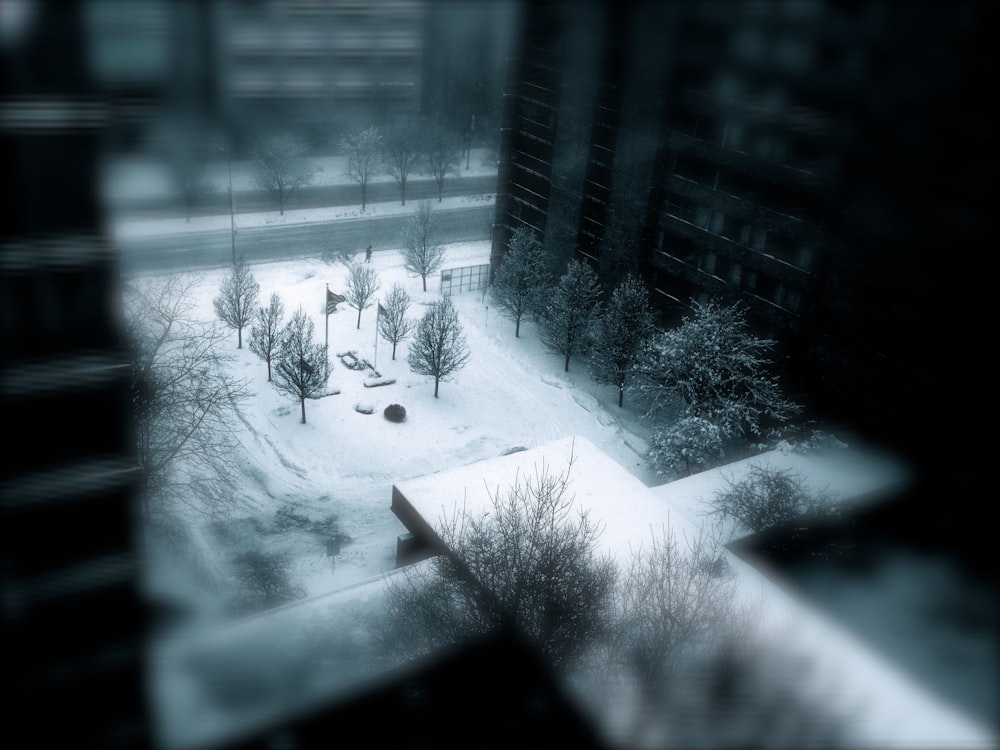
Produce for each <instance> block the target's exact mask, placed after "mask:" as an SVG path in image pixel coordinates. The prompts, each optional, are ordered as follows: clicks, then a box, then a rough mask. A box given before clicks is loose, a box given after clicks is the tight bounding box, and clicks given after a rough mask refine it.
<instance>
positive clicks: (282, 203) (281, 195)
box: [278, 185, 285, 216]
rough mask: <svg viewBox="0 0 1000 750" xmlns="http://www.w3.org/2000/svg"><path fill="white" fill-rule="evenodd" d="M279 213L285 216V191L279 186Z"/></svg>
mask: <svg viewBox="0 0 1000 750" xmlns="http://www.w3.org/2000/svg"><path fill="white" fill-rule="evenodd" d="M278 213H279V214H281V215H282V216H284V215H285V191H284V190H282V189H281V186H280V185H279V186H278Z"/></svg>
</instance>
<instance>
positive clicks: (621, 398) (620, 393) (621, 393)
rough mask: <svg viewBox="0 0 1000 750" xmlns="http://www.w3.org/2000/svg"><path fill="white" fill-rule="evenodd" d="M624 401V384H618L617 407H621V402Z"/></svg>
mask: <svg viewBox="0 0 1000 750" xmlns="http://www.w3.org/2000/svg"><path fill="white" fill-rule="evenodd" d="M624 402H625V384H624V383H619V384H618V408H619V409H621V408H622V404H623V403H624Z"/></svg>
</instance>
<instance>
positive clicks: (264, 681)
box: [150, 241, 976, 746]
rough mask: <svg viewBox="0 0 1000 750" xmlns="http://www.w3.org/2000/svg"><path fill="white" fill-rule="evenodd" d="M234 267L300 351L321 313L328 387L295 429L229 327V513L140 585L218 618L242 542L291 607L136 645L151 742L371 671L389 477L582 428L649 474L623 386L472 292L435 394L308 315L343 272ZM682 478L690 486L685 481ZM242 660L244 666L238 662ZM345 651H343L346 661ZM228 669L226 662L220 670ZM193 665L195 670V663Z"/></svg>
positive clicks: (379, 354)
mask: <svg viewBox="0 0 1000 750" xmlns="http://www.w3.org/2000/svg"><path fill="white" fill-rule="evenodd" d="M488 256H489V243H488V242H485V241H483V242H473V243H462V244H457V245H451V246H449V247H448V248H447V261H446V263H445V268H456V267H462V266H471V265H478V264H483V263H486V262H487V261H488ZM372 265H373V267H374V269H375V270H376V271H377V273H378V274H379V278H380V281H381V290H380V293H379V298H380V299H382V298H384V295H385V294H386V293H387V292H388V290H389V289H390V288H391V287H392V285H393V283H395V282H399V283H401V284H402V285H403V286H404V287H405V288H406V290H407V291H408V293H409V294H410V296H411V298H412V300H413V305H412V307H411V312H410V314H411V317H414V318H416V317H419V316H420V315H421V314H422V311H423V306H424V305H426V304H428V303H430V302H432V301H435V300H437V299H439V297H440V295H439V292H438V283H437V280H436V279H433V280H429V281H428V291H427V292H426V293H425V292H423V291H421V282H420V279H419V278H418V277H411V276H409V275H408V274H407V273H406V271H405V270H404V268H403V264H402V259H401V258H400V256H399V254H398V253H397V252H395V251H381V252H376V253H375V254H374V256H373V258H372ZM252 270H253V273H254V275H255V277H256V280H257V281H258V283H259V284H260V290H261V301H262V302H265V301H266V300H267V298H268V297H269V296H270V295H271V293H273V292H276V293H278V294H279V295H280V296H281V298H282V300H283V302H284V304H285V307H286V310H287V314H286V319H287V317H288V315H290V314H291V313H292V312H293V311H295V310H297V309H298V308H299V307H300V306H301V309H302V310H303V311H304V312H306V313H307V314H309V315H311V316H312V317H313V320H314V322H315V324H316V341H317V342H318V343H321V342H323V341H324V339H325V338H326V335H325V326H326V323H327V322H328V325H329V346H330V356H331V362H332V363H333V374H332V376H331V379H330V387H331V388H332V389H339V391H340V392H339V394H337V395H332V396H328V397H326V398H323V399H321V400H318V401H308V402H307V404H306V414H307V420H308V422H307V424H304V425H303V424H300V420H299V406H298V404H297V402H294V401H292V400H290V399H289V398H287V397H285V396H282V395H281V394H279V393H278V392H277V391H276V390H275V389H274V388H273V387H272V386H271V385H270V384H269V383H267V380H266V366H265V364H264V363H263V362H262V361H261V360H260V359H258V358H257V357H256V356H255V355H253V354H252V353H251V352H250V351H249V350H248V349H247V348H245V347H244V348H243V349H241V350H238V349H237V348H236V333H235V331H234V332H232V334H231V335H230V338H229V340H230V343H231V346H232V349H231V352H230V353H231V354H232V355H233V356H234V361H233V363H232V368H233V373H234V374H235V375H237V376H239V377H242V378H245V379H246V380H247V381H248V382H249V385H250V390H251V391H253V392H254V394H255V395H254V396H253V397H252V398H251V399H250V400H249V401H248V402H247V403H246V404H245V405H244V407H243V409H242V413H241V416H240V420H241V423H242V424H241V428H240V432H239V437H240V443H241V445H242V450H240V451H239V452H237V454H235V455H234V456H233V461H234V462H235V463H236V464H237V466H238V474H239V476H240V484H239V486H237V487H234V488H233V493H234V496H235V497H236V498H238V509H237V510H236V511H235V512H234V513H233V515H232V517H231V518H229V519H227V520H225V521H221V522H217V523H214V524H209V523H201V524H200V525H199V527H198V528H199V531H198V537H197V538H198V540H199V542H200V547H201V553H200V557H201V560H200V562H199V565H198V566H197V567H198V572H199V574H200V575H201V581H202V583H201V584H193V583H192V578H191V577H190V576H189V575H188V572H187V571H183V570H179V569H178V568H176V567H171V568H159V569H154V570H152V571H151V573H152V575H151V578H150V586H151V588H153V589H154V590H157V591H159V592H161V593H165V594H167V595H169V596H173V597H175V598H177V599H178V600H180V601H182V602H185V603H186V604H187V605H188V606H190V607H191V608H192V610H193V612H195V613H196V616H195V617H194V618H193V619H192V621H191V623H192V624H214V625H216V626H219V625H220V624H221V622H222V620H223V619H225V614H224V611H223V609H224V607H223V605H224V595H225V591H226V586H227V578H228V576H229V575H230V571H229V564H230V562H231V560H232V558H233V557H234V556H235V555H236V554H238V553H239V552H242V551H247V550H253V549H258V550H265V551H282V552H286V553H288V554H290V555H291V560H292V565H291V575H292V577H293V579H294V581H295V583H298V584H300V585H302V586H303V587H304V588H305V589H306V591H307V593H308V599H307V600H305V601H303V602H301V603H298V604H292V605H289V606H287V607H285V608H282V609H280V610H278V611H276V612H273V613H271V614H267V615H264V616H260V617H251V618H248V619H245V620H243V621H240V622H236V623H231V624H228V625H222V626H221V629H219V628H212V630H213V631H214V632H211V633H204V631H200V629H199V630H198V631H195V630H192V631H190V634H191V635H193V636H194V638H193V640H191V641H187V640H186V639H185V638H181V637H180V633H177V634H175V636H173V637H171V638H170V639H167V640H164V641H162V642H160V643H157V644H154V649H153V654H154V660H155V661H156V664H157V665H158V666H157V670H159V671H158V672H157V676H156V681H157V689H158V693H157V694H158V695H159V696H160V697H161V701H160V720H161V722H162V723H163V726H164V727H165V728H166V733H165V735H164V737H165V739H167V740H169V741H170V742H173V743H175V744H176V745H178V746H183V745H184V744H185V743H186V742H187V741H190V740H192V739H194V738H195V737H197V736H198V735H199V734H201V735H202V736H205V737H207V736H211V735H212V733H213V731H214V728H219V727H224V726H225V723H226V722H227V721H229V720H231V719H232V718H233V717H234V716H235V715H236V714H238V712H239V711H238V709H236V710H235V713H233V711H229V710H228V709H226V710H223V709H224V707H223V706H221V704H220V703H218V701H220V700H222V701H223V702H225V700H231V701H233V702H234V703H235V704H236V705H237V706H239V705H244V706H246V707H247V708H246V710H249V711H251V715H252V718H253V719H254V720H260V719H261V718H262V717H261V716H260V715H259V706H260V705H261V702H260V700H261V699H260V696H259V695H258V696H257V698H256V699H248V698H246V696H245V695H242V694H239V695H235V697H234V692H235V693H240V690H238V689H237V687H239V688H240V689H242V690H246V689H250V690H251V692H252V689H253V688H252V686H254V685H255V684H257V683H259V684H260V685H263V686H266V688H265V693H264V698H263V700H264V704H265V705H272V706H275V707H278V706H279V705H280V702H278V701H270V702H269V701H268V694H267V692H266V690H274V691H277V693H281V691H282V690H283V687H282V685H283V683H282V680H284V679H286V678H287V679H289V680H292V681H294V680H296V679H298V678H297V677H296V675H298V676H299V677H302V675H311V677H309V679H319V680H320V684H317V685H316V686H315V688H316V690H318V691H321V692H324V693H327V694H329V691H330V690H331V688H337V687H339V688H340V689H348V688H351V687H356V684H357V682H358V681H364V680H366V679H370V678H371V677H372V672H371V669H372V667H373V665H372V664H369V663H361V662H358V661H357V659H358V658H359V656H358V655H359V654H361V653H363V652H364V646H365V645H368V644H370V639H369V634H366V633H364V632H363V630H362V629H359V628H360V626H359V623H360V622H362V621H363V618H364V617H366V616H369V615H370V614H371V612H372V611H374V610H373V609H372V608H373V607H377V606H379V605H378V601H379V596H380V594H379V592H380V591H381V590H382V587H383V576H384V575H385V574H387V573H388V572H389V571H391V570H392V569H393V567H394V562H395V547H396V539H397V536H398V535H399V534H402V533H404V532H405V531H406V529H405V528H404V527H403V525H402V524H401V523H400V522H399V521H398V520H397V519H396V518H395V516H393V515H392V513H391V512H390V509H389V508H390V501H391V491H392V486H393V484H395V483H398V482H403V481H404V480H408V479H412V478H415V477H420V476H424V475H426V474H429V473H432V472H438V471H442V470H446V469H450V468H453V467H457V466H464V465H466V464H469V463H472V462H475V461H479V460H483V459H489V458H494V457H497V456H499V455H501V454H503V453H505V452H508V451H510V450H512V449H516V448H522V447H524V448H531V447H534V446H538V445H540V444H544V443H548V442H551V441H554V440H558V439H560V438H564V437H565V436H568V435H581V436H584V437H585V438H586V439H587V440H589V441H590V442H591V443H593V444H594V446H596V447H597V448H598V449H600V450H601V451H602V452H603V453H605V454H606V455H607V456H609V457H610V458H611V459H612V460H613V461H615V462H616V463H617V464H619V465H620V466H622V467H624V468H625V469H626V470H627V471H628V472H630V473H631V474H632V475H634V476H635V477H636V478H637V480H638V481H639V482H641V483H642V484H643V485H645V486H647V487H652V486H656V485H661V484H662V483H663V478H662V477H658V476H656V475H655V474H653V472H652V471H650V470H649V469H648V468H647V467H646V466H645V465H644V463H643V460H642V455H643V453H644V451H645V448H646V443H645V437H646V428H645V426H644V424H643V423H641V422H640V421H639V420H638V419H637V417H636V415H635V413H634V411H632V410H630V408H629V407H630V399H629V393H628V392H627V391H626V408H625V409H624V410H620V409H618V407H617V389H616V388H615V387H613V386H598V385H596V384H595V383H594V382H593V381H592V379H591V378H590V376H589V374H588V372H587V370H586V367H585V364H584V363H583V362H582V361H577V360H573V361H571V363H570V372H569V373H563V372H562V358H561V357H560V356H559V355H556V354H552V353H550V352H548V351H547V350H545V349H544V348H543V346H542V345H541V343H540V341H539V339H538V337H537V335H536V330H535V326H534V324H533V323H532V322H531V321H530V320H527V321H524V322H522V326H521V336H520V338H515V337H514V325H513V323H512V322H510V321H508V320H506V319H504V318H503V317H501V316H500V315H498V314H497V311H496V310H495V309H492V308H491V307H490V306H489V299H484V297H483V295H482V292H481V291H480V292H475V291H473V292H465V293H462V294H459V295H456V296H455V297H453V301H454V303H455V305H456V307H457V309H458V311H459V314H460V316H461V320H462V324H463V326H464V331H465V334H466V337H467V339H468V344H469V348H470V350H471V359H470V362H469V364H468V366H467V367H466V368H465V369H464V370H462V371H461V372H459V373H458V374H457V375H456V376H455V378H454V380H453V381H450V382H443V383H442V384H441V388H440V398H437V399H435V398H434V396H433V393H434V386H433V382H432V381H430V380H429V379H428V378H425V377H422V376H418V375H415V374H413V373H412V372H411V371H410V369H409V367H408V365H407V363H406V354H407V342H405V341H404V342H403V343H401V344H400V345H399V347H398V348H397V352H396V358H395V360H392V359H391V356H390V355H391V345H390V344H387V343H386V342H385V341H382V340H379V341H378V342H376V338H375V319H376V316H375V308H374V307H372V308H369V309H367V310H365V311H364V312H363V314H362V316H361V325H360V328H358V327H357V311H356V310H353V309H351V308H349V307H347V306H346V305H344V304H341V305H340V310H338V311H337V312H336V313H334V314H333V315H330V316H329V319H328V321H327V320H325V318H324V315H323V310H324V299H325V289H326V286H327V285H329V288H330V289H331V290H332V291H334V292H338V293H343V291H344V281H345V279H346V268H345V267H344V266H343V265H341V264H327V263H324V262H323V261H321V260H300V261H293V262H279V263H268V264H259V265H256V266H254V267H253V269H252ZM224 274H225V271H224V270H217V271H210V272H207V273H205V274H204V275H203V276H202V277H201V279H200V281H199V282H198V284H197V286H196V289H197V295H198V297H197V299H198V302H197V309H198V312H199V314H200V315H201V316H202V317H204V318H205V319H206V320H212V319H214V317H215V315H214V311H213V309H212V299H213V297H214V296H215V295H216V294H217V293H218V289H219V285H220V283H221V280H222V278H223V276H224ZM344 351H354V352H356V353H357V355H358V356H359V357H362V358H365V359H367V360H369V361H370V362H372V363H373V364H374V365H375V366H376V368H377V369H378V370H379V371H380V373H381V374H382V375H383V376H388V377H392V378H395V381H396V382H395V383H393V384H391V385H386V386H381V387H376V388H366V387H365V386H364V380H365V375H364V373H362V372H357V371H352V370H349V369H348V368H346V367H344V366H343V365H342V364H341V362H340V360H339V359H338V358H337V357H336V354H337V353H339V352H344ZM390 403H399V404H402V405H403V406H404V407H405V408H406V411H407V419H406V421H405V422H403V423H401V424H395V423H392V422H389V421H388V420H386V419H384V418H383V416H382V410H383V409H384V407H385V406H386V405H388V404H390ZM357 404H366V405H370V406H374V407H375V408H374V413H373V414H370V415H367V414H362V413H359V412H358V411H356V410H355V408H354V407H355V405H357ZM686 481H687V482H688V484H689V485H694V486H697V485H698V484H699V480H698V479H697V478H696V477H692V478H691V480H686ZM679 484H681V483H679ZM677 489H679V488H677ZM660 494H661V496H664V497H666V495H664V494H663V493H662V492H661V493H660ZM667 494H668V495H669V494H678V493H677V492H674V493H669V492H668V493H667ZM680 494H682V495H684V498H686V499H687V502H688V505H687V506H685V505H684V503H685V500H684V499H683V498H682V499H679V500H678V506H679V507H682V508H683V511H684V512H685V513H686V514H687V515H689V516H691V517H693V516H695V515H696V514H697V513H698V509H697V508H695V507H693V506H691V505H690V499H691V498H692V497H694V495H695V494H697V493H680ZM283 509H286V510H293V511H294V512H295V513H296V514H299V515H300V516H305V517H307V518H308V519H309V521H310V522H311V525H310V526H302V527H294V526H293V527H283V528H282V527H279V526H278V525H276V523H275V520H276V514H277V513H278V512H279V511H282V510H283ZM328 533H330V534H332V533H335V534H338V535H339V536H341V538H342V539H343V540H344V543H343V547H342V550H341V554H340V555H339V556H338V557H337V558H336V561H335V565H331V561H330V559H329V558H328V557H327V555H326V547H325V542H326V538H327V534H328ZM202 633H204V634H202ZM917 637H919V636H917ZM317 649H319V650H317ZM227 653H229V654H230V658H228V659H227V657H226V656H225V655H226V654H227ZM251 653H252V654H254V656H253V657H252V658H251V657H248V656H247V654H251ZM345 654H346V655H348V656H350V655H352V654H353V657H352V658H353V661H352V658H347V656H345ZM213 659H214V660H215V661H214V662H213ZM317 660H318V661H317ZM324 660H332V661H331V662H330V663H331V664H335V665H336V670H337V674H336V675H335V676H331V674H330V673H329V672H330V670H326V672H327V673H326V674H323V670H320V669H316V668H315V667H316V664H322V663H325V662H324ZM193 663H198V664H201V665H202V668H201V669H200V671H199V670H198V669H196V670H195V673H197V674H201V675H202V676H205V675H206V674H207V675H212V674H213V671H212V670H213V667H212V666H211V665H212V664H216V666H217V668H218V671H217V675H218V676H219V677H218V679H219V680H220V681H222V682H225V680H230V682H228V683H227V684H222V685H220V684H216V685H215V686H214V687H213V686H212V685H210V684H206V685H203V686H202V687H201V688H199V689H195V688H193V687H192V685H193V683H192V682H191V681H190V680H191V675H192V674H193V673H192V672H190V671H188V672H185V670H188V669H189V668H190V667H191V665H192V664H193ZM236 664H239V665H240V666H239V667H238V668H236V669H235V671H233V669H234V665H236ZM204 665H209V666H208V667H207V671H206V668H205V666H204ZM345 665H346V667H345ZM182 673H183V674H182ZM261 675H265V676H264V677H261ZM277 675H284V677H281V678H280V679H278V677H277ZM303 679H304V678H303ZM296 687H302V685H300V684H297V685H296ZM203 691H208V692H203ZM277 693H276V694H277ZM209 694H211V697H209ZM220 696H228V697H227V698H226V699H225V700H223V699H222V698H220ZM272 697H273V696H272ZM900 710H905V707H904V708H901V709H900ZM220 722H221V723H220ZM172 732H173V734H171V733H172ZM911 738H912V736H911ZM170 742H168V744H170ZM975 745H976V743H975V742H973V743H971V745H970V746H975Z"/></svg>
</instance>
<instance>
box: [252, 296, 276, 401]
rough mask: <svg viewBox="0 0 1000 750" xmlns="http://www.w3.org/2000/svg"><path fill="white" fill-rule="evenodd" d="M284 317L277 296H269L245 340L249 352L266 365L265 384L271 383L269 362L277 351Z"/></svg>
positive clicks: (258, 309)
mask: <svg viewBox="0 0 1000 750" xmlns="http://www.w3.org/2000/svg"><path fill="white" fill-rule="evenodd" d="M284 317H285V306H284V305H283V304H282V303H281V298H280V297H279V296H278V295H277V294H272V295H271V302H270V304H269V305H268V306H267V307H263V306H261V307H258V308H257V314H256V316H255V320H254V323H253V325H252V326H251V327H250V337H249V339H248V340H247V343H248V345H249V346H250V351H252V352H253V353H254V354H256V355H257V356H258V357H260V358H261V359H262V360H264V361H265V362H266V363H267V382H269V383H270V382H271V362H272V361H273V360H274V355H275V353H276V352H277V350H278V342H279V339H280V337H281V320H282V318H284Z"/></svg>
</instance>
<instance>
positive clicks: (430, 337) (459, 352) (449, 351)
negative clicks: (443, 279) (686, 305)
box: [407, 297, 469, 398]
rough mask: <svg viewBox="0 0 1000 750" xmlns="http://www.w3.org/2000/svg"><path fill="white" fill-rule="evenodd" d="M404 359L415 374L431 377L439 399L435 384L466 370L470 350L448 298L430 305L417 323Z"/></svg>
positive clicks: (456, 314) (435, 395) (435, 394)
mask: <svg viewBox="0 0 1000 750" xmlns="http://www.w3.org/2000/svg"><path fill="white" fill-rule="evenodd" d="M407 359H408V362H409V364H410V369H411V370H413V371H414V372H415V373H417V374H418V375H426V376H428V377H431V378H434V398H437V397H438V384H439V383H440V382H441V381H442V380H447V379H448V378H449V377H450V376H451V375H452V374H453V373H455V372H458V371H459V370H461V369H462V368H463V367H465V365H466V363H467V362H468V361H469V347H468V345H467V343H466V341H465V335H464V334H463V333H462V325H461V323H459V321H458V312H457V311H456V310H455V308H454V307H453V306H452V304H451V300H450V299H448V298H447V297H445V298H444V299H443V300H441V301H440V302H432V303H431V304H430V306H429V307H428V309H427V312H426V313H424V317H423V318H421V319H420V322H419V323H418V324H417V332H416V334H415V335H414V337H413V341H412V342H411V343H410V353H409V357H408V358H407Z"/></svg>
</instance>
